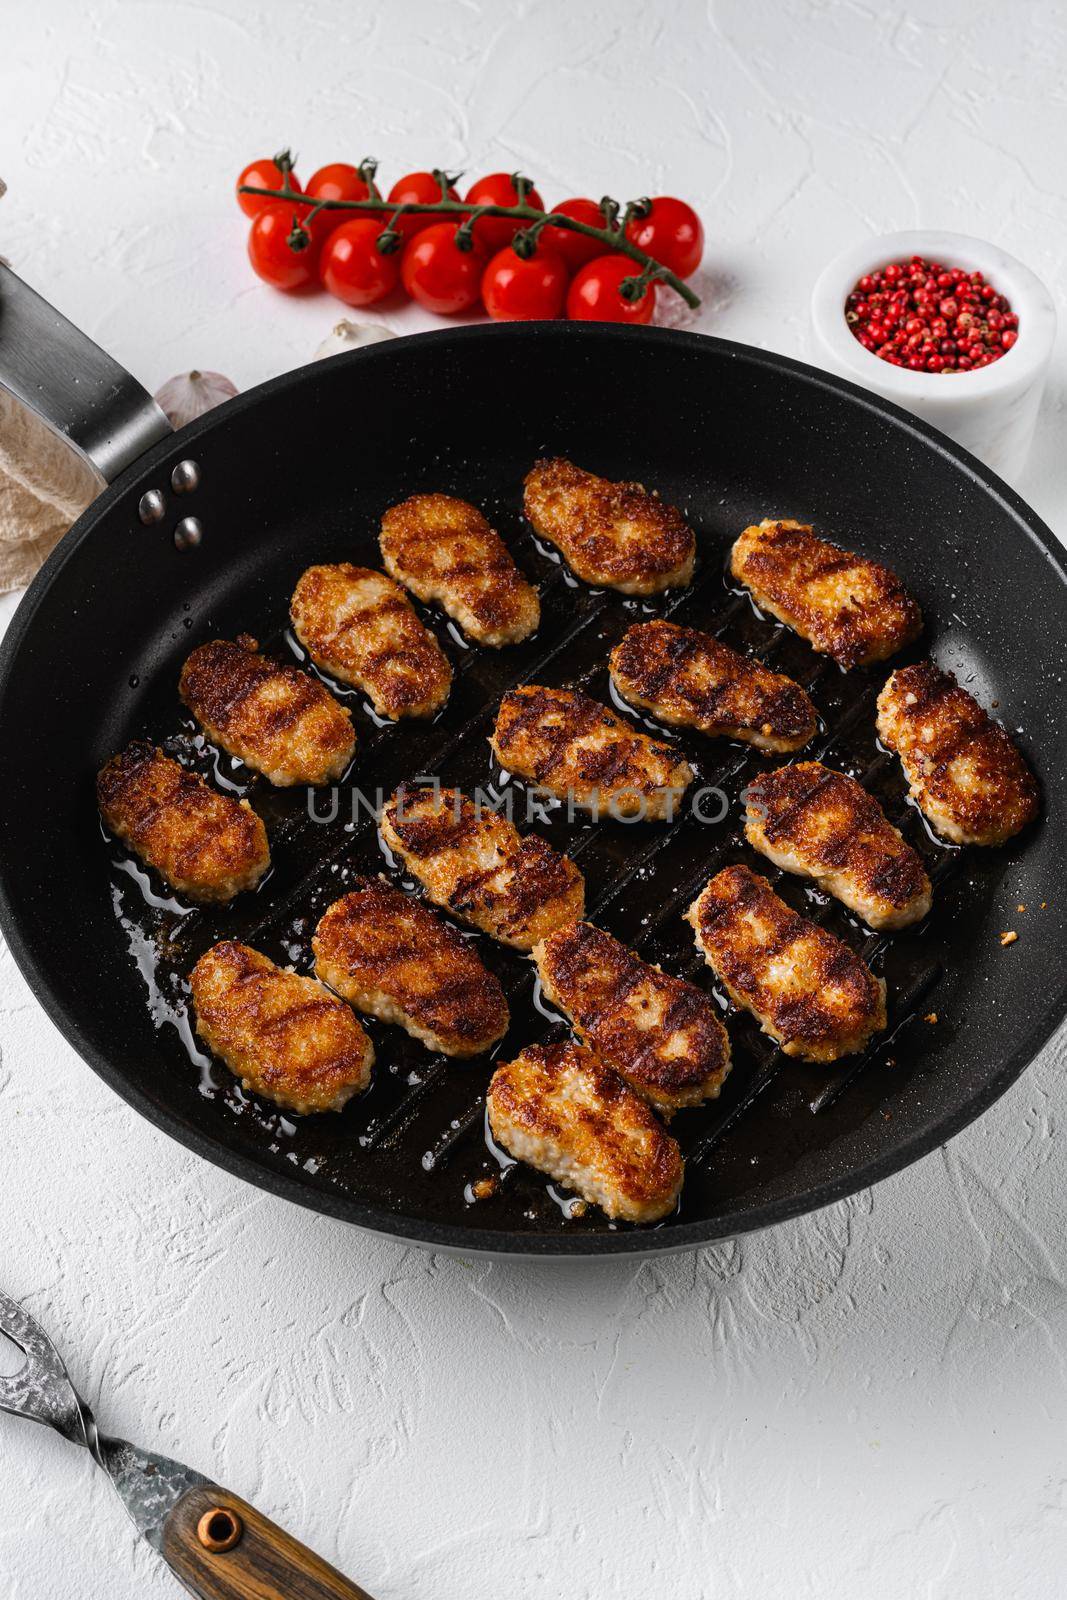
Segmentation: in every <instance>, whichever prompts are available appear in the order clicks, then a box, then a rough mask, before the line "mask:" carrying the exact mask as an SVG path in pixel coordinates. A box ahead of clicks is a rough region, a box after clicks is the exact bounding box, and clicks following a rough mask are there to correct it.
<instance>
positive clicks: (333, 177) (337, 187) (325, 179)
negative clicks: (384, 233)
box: [304, 161, 381, 305]
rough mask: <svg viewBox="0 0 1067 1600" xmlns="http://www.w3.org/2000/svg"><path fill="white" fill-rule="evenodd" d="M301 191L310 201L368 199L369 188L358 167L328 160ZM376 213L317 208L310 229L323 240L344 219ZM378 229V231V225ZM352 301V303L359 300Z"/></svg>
mask: <svg viewBox="0 0 1067 1600" xmlns="http://www.w3.org/2000/svg"><path fill="white" fill-rule="evenodd" d="M304 193H305V194H306V195H307V197H308V199H309V200H369V199H370V188H369V187H368V185H367V183H366V181H365V180H364V179H363V178H362V177H361V176H360V171H359V168H358V167H353V166H350V165H349V163H348V162H347V161H331V162H330V164H329V166H326V167H320V168H319V170H318V172H314V173H312V175H311V177H310V178H309V179H308V184H307V188H306V189H305V190H304ZM375 215H376V213H374V212H370V211H320V212H319V214H318V216H317V217H316V218H315V220H314V222H313V223H312V224H311V231H312V233H314V234H315V235H316V237H318V238H320V239H325V238H326V237H327V236H328V235H329V234H331V233H332V232H333V231H334V229H335V228H339V227H340V226H341V224H342V223H343V222H356V221H360V220H363V219H365V218H368V217H369V218H370V219H371V221H373V220H374V217H375ZM378 231H379V232H381V228H380V226H379V230H378ZM352 303H353V304H354V305H355V304H359V303H360V302H358V301H353V302H352Z"/></svg>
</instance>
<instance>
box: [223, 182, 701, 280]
mask: <svg viewBox="0 0 1067 1600" xmlns="http://www.w3.org/2000/svg"><path fill="white" fill-rule="evenodd" d="M279 165H281V163H279ZM364 169H367V170H369V171H370V173H371V178H370V180H369V181H370V184H371V187H372V189H373V187H374V185H373V171H374V168H373V167H372V165H371V163H370V162H369V161H368V162H364V163H363V164H362V166H361V168H360V170H361V171H364ZM283 171H284V176H285V184H284V187H283V188H281V189H259V188H256V187H255V186H254V185H253V184H250V183H242V184H241V185H240V187H239V189H238V193H239V194H255V195H262V196H263V197H264V198H265V199H267V200H280V201H289V202H291V203H292V204H293V205H294V206H296V207H299V206H304V207H307V208H308V210H307V212H306V215H304V216H300V215H299V212H296V211H294V214H293V231H292V233H291V234H290V235H289V245H290V248H291V249H293V250H304V249H306V248H307V245H308V243H309V240H310V236H309V234H308V225H309V224H310V223H311V222H312V221H314V219H315V218H316V217H317V216H318V215H319V213H320V212H322V211H352V212H354V213H355V214H356V215H357V216H358V215H359V214H360V213H361V212H366V211H369V212H373V213H374V214H375V215H376V216H379V217H380V216H382V213H383V212H386V213H388V214H389V215H388V221H386V222H385V223H384V226H383V228H382V233H381V235H380V236H379V247H380V249H381V250H382V251H383V253H385V254H389V253H390V252H391V251H393V250H396V249H397V248H398V247H399V245H400V243H402V238H401V236H400V235H399V233H398V232H397V230H396V227H395V223H396V220H397V218H398V217H399V216H402V215H407V214H410V213H413V212H419V213H423V214H427V215H429V216H440V217H457V218H458V219H459V227H458V228H457V230H456V243H457V244H458V245H459V247H460V249H467V250H470V249H472V248H473V245H474V240H473V237H472V235H471V227H472V225H473V224H474V223H475V222H476V221H477V220H478V218H479V217H509V218H512V219H513V220H514V221H516V222H522V223H525V224H527V226H526V227H525V228H524V229H523V230H522V233H521V234H520V235H519V237H520V238H523V239H524V240H525V241H527V245H532V247H533V248H536V245H537V240H538V237H539V236H540V234H541V233H542V232H543V230H544V229H546V228H563V229H566V230H569V231H570V232H571V233H581V234H584V235H585V236H586V238H588V239H597V240H599V241H600V243H601V244H603V246H604V253H605V254H606V255H607V254H611V255H624V256H629V257H630V259H631V261H634V262H636V264H637V266H638V267H639V268H640V271H639V272H638V273H636V274H635V275H634V276H633V277H632V278H624V279H623V281H622V283H621V284H620V289H621V291H622V293H623V294H624V295H625V296H626V298H628V299H629V298H633V299H640V297H641V295H642V294H643V293H644V290H645V286H646V285H647V284H649V283H663V284H666V285H667V287H668V288H670V289H673V290H674V292H675V294H677V295H681V297H682V299H683V300H684V301H685V303H686V305H687V306H691V307H692V308H693V309H694V310H695V309H696V307H697V306H699V304H700V297H699V296H698V295H696V294H694V293H693V291H692V289H690V287H689V285H688V284H687V283H685V282H684V280H683V279H681V278H679V277H678V275H677V274H676V273H674V272H671V271H670V270H669V269H668V268H667V267H665V266H663V265H662V263H661V262H659V261H656V260H655V259H654V258H653V257H652V256H650V255H648V253H647V252H646V251H644V250H639V249H638V247H637V245H635V244H632V243H631V242H630V240H629V239H628V238H627V237H626V233H625V231H624V230H625V226H626V223H627V222H629V220H630V218H631V217H633V216H642V215H644V214H645V211H646V209H647V206H648V201H647V200H634V201H631V202H630V203H629V205H627V206H626V208H625V210H624V211H623V212H622V217H621V220H620V217H619V213H620V208H619V205H618V202H617V201H614V200H611V198H610V196H607V195H605V197H604V199H603V200H602V201H601V203H600V206H601V211H602V212H603V213H604V216H605V220H606V223H607V225H606V226H605V227H603V228H594V227H593V226H592V224H591V223H588V222H579V221H577V219H576V218H574V217H568V216H566V215H565V214H564V213H563V212H560V211H542V210H540V209H539V208H538V207H537V206H531V205H529V204H528V203H527V201H526V200H525V199H524V198H523V199H520V200H519V201H518V202H517V203H516V204H515V205H511V206H497V205H474V206H472V205H471V204H470V203H469V202H467V201H463V200H450V199H448V197H447V195H446V194H445V192H444V191H445V189H446V187H447V182H446V181H442V180H447V179H448V178H449V176H450V175H449V174H447V173H439V174H437V175H436V176H437V177H438V181H439V182H440V184H441V191H442V192H441V198H440V199H439V200H425V201H423V200H418V201H416V200H412V201H405V202H404V204H403V205H401V206H390V204H389V202H388V200H383V199H382V198H381V196H380V195H379V194H377V193H373V194H372V195H371V196H370V197H369V198H368V199H366V200H316V201H309V200H308V197H307V195H305V194H301V193H299V192H298V191H297V190H296V189H294V188H292V186H291V185H290V182H289V168H287V167H286V168H283ZM517 192H518V193H519V194H520V195H524V194H525V189H524V188H522V187H519V186H518V185H517ZM521 248H523V247H520V249H521Z"/></svg>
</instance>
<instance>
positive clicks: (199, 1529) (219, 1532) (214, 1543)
mask: <svg viewBox="0 0 1067 1600" xmlns="http://www.w3.org/2000/svg"><path fill="white" fill-rule="evenodd" d="M243 1532H244V1524H243V1523H242V1521H241V1519H240V1517H239V1516H238V1515H237V1513H236V1511H231V1510H230V1508H229V1506H212V1507H211V1509H210V1510H209V1511H205V1512H204V1515H203V1516H202V1517H201V1518H200V1521H199V1522H198V1523H197V1525H196V1537H197V1538H198V1539H199V1540H200V1543H201V1544H202V1545H203V1547H204V1549H205V1550H211V1551H213V1552H215V1553H216V1554H218V1553H220V1552H221V1551H223V1550H232V1549H233V1547H234V1545H235V1544H236V1543H237V1541H238V1539H239V1538H240V1537H241V1535H242V1533H243Z"/></svg>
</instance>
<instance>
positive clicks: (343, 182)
mask: <svg viewBox="0 0 1067 1600" xmlns="http://www.w3.org/2000/svg"><path fill="white" fill-rule="evenodd" d="M304 193H305V194H306V195H307V197H308V199H309V200H369V199H370V197H371V192H370V185H369V184H368V183H367V182H366V180H365V178H364V177H363V175H362V173H361V172H360V170H359V168H358V167H353V166H351V165H350V163H349V162H347V161H331V162H330V164H329V165H328V166H325V167H320V168H319V170H318V171H317V172H313V173H312V175H311V177H310V178H309V179H308V184H307V188H306V189H305V190H304ZM368 217H369V218H370V219H371V220H372V221H373V219H374V213H372V212H369V211H320V212H319V214H318V216H317V217H316V218H315V220H314V222H313V223H312V225H311V227H312V231H313V232H314V233H315V234H316V235H317V237H319V238H320V239H324V238H325V237H326V236H327V234H330V233H332V232H333V231H334V229H335V228H339V227H340V226H341V224H342V223H345V222H353V221H356V220H359V219H360V218H368Z"/></svg>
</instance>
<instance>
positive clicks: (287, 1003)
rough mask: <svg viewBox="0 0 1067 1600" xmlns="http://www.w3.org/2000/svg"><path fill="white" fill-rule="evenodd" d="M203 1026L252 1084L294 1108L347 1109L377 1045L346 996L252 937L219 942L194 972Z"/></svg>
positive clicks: (199, 1027) (213, 1045) (365, 1079)
mask: <svg viewBox="0 0 1067 1600" xmlns="http://www.w3.org/2000/svg"><path fill="white" fill-rule="evenodd" d="M189 987H190V990H191V992H192V997H193V1005H194V1007H195V1009H196V1031H197V1033H198V1034H199V1035H200V1037H201V1038H202V1039H203V1040H204V1042H205V1044H206V1045H207V1046H208V1048H209V1049H210V1050H212V1051H214V1053H215V1055H217V1056H219V1057H220V1059H221V1060H223V1061H224V1062H225V1063H226V1065H227V1066H228V1067H229V1069H230V1071H231V1072H232V1073H234V1074H235V1076H236V1077H238V1078H240V1080H241V1082H242V1083H243V1085H244V1087H245V1088H246V1089H252V1090H253V1091H254V1092H255V1093H256V1094H260V1095H264V1096H265V1097H266V1098H267V1099H268V1100H273V1101H274V1103H275V1105H279V1106H283V1107H284V1108H285V1109H286V1110H288V1111H296V1112H300V1113H308V1112H312V1111H340V1110H341V1108H342V1106H344V1105H345V1104H347V1102H348V1101H349V1100H351V1098H352V1096H353V1095H355V1094H359V1093H361V1092H362V1090H364V1089H365V1088H366V1087H367V1084H368V1083H369V1082H370V1075H371V1067H372V1066H373V1064H374V1047H373V1045H372V1044H371V1042H370V1040H369V1039H368V1037H367V1035H366V1033H365V1032H364V1031H363V1029H362V1028H361V1027H360V1025H359V1023H358V1021H357V1020H356V1018H355V1017H354V1016H353V1014H352V1012H351V1010H350V1009H349V1007H348V1006H346V1005H345V1003H344V1001H343V1000H338V998H337V996H336V995H333V994H331V993H330V992H329V990H328V989H326V988H324V987H323V985H322V984H321V983H316V981H315V979H314V978H302V977H300V976H299V975H298V974H297V973H295V972H287V971H286V970H285V969H284V968H283V967H279V966H276V965H275V964H274V962H273V961H270V960H268V958H267V957H266V956H265V955H261V954H260V952H259V951H258V950H253V949H252V948H251V947H250V946H249V945H247V944H238V943H237V941H236V940H234V939H225V940H223V941H222V943H220V944H216V945H213V946H212V948H211V949H210V950H208V951H207V952H206V953H205V954H204V955H202V956H201V957H200V960H199V961H198V962H197V963H196V966H195V967H194V968H193V970H192V972H191V973H190V974H189Z"/></svg>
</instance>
